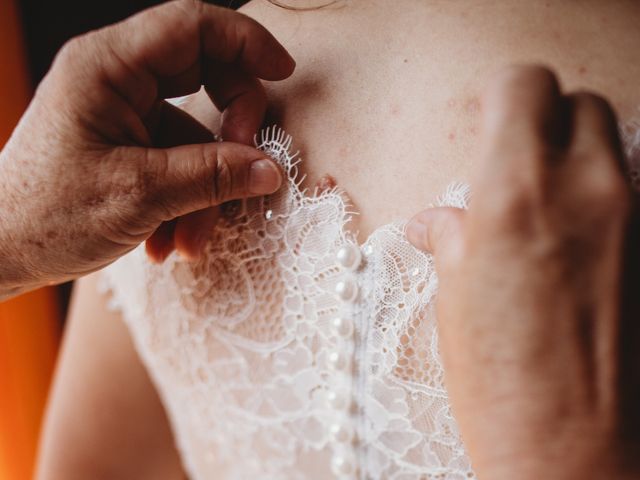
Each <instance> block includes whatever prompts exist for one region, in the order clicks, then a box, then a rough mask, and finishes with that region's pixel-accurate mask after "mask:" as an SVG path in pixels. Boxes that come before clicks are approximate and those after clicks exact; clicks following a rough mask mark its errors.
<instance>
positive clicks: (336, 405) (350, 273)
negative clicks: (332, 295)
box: [327, 244, 362, 478]
mask: <svg viewBox="0 0 640 480" xmlns="http://www.w3.org/2000/svg"><path fill="white" fill-rule="evenodd" d="M336 260H337V262H338V264H339V265H340V266H341V267H342V269H343V270H344V271H345V272H346V275H345V276H344V277H343V278H342V279H341V280H340V281H339V282H338V283H336V286H335V292H336V294H337V296H338V297H339V298H340V299H341V300H342V301H343V302H345V303H346V304H353V303H354V302H355V301H356V300H357V298H358V293H359V292H358V284H357V282H356V279H355V275H354V273H355V271H356V270H357V269H358V268H359V267H360V264H361V262H362V254H361V253H360V249H359V248H358V247H357V246H356V245H354V244H346V245H343V246H342V247H340V248H339V249H338V251H337V253H336ZM345 307H346V305H345ZM342 310H347V309H346V308H343V309H342ZM331 329H332V332H333V334H334V335H335V336H336V337H337V338H339V339H342V342H346V341H349V340H350V339H351V338H352V336H353V332H354V325H353V321H352V319H351V318H349V316H345V315H342V316H338V317H336V318H334V319H333V320H332V321H331ZM342 342H340V341H339V342H337V343H338V345H340V344H341V343H342ZM351 353H352V352H348V351H345V349H344V348H341V349H336V350H334V351H332V352H330V353H329V354H328V356H327V362H328V364H329V366H330V367H331V368H332V369H333V370H336V371H341V372H344V374H345V375H347V374H348V371H349V368H350V362H349V358H350V356H351ZM327 401H328V404H329V405H330V406H331V407H332V408H333V409H335V410H336V413H337V414H338V415H337V416H339V417H342V419H343V420H342V421H336V422H334V423H332V424H331V425H330V426H329V429H328V430H329V432H328V433H329V437H330V438H331V440H332V441H333V442H334V443H335V446H334V452H333V456H332V458H331V470H332V472H333V473H334V474H335V475H336V476H338V477H339V478H344V477H349V476H352V475H353V474H354V473H355V472H356V461H355V457H354V454H353V446H352V442H353V439H354V432H353V428H352V427H351V424H350V422H349V411H348V410H349V406H350V401H349V400H348V399H347V398H344V396H343V395H339V394H338V393H336V392H335V391H333V390H330V391H329V392H327Z"/></svg>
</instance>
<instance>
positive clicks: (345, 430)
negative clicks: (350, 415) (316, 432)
mask: <svg viewBox="0 0 640 480" xmlns="http://www.w3.org/2000/svg"><path fill="white" fill-rule="evenodd" d="M329 435H330V436H331V439H332V440H333V441H334V442H338V443H349V442H351V441H352V440H353V430H351V428H349V427H348V426H346V425H341V424H340V423H333V424H331V425H330V426H329Z"/></svg>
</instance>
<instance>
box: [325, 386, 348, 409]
mask: <svg viewBox="0 0 640 480" xmlns="http://www.w3.org/2000/svg"><path fill="white" fill-rule="evenodd" d="M325 399H326V401H327V405H328V406H329V407H331V408H333V409H334V410H345V409H346V408H347V407H348V406H349V404H348V402H347V398H346V396H345V395H343V394H341V393H339V392H336V391H335V390H328V391H327V393H326V396H325Z"/></svg>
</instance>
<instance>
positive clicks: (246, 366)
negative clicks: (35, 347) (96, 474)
mask: <svg viewBox="0 0 640 480" xmlns="http://www.w3.org/2000/svg"><path fill="white" fill-rule="evenodd" d="M638 127H640V125H639V124H637V123H634V124H631V123H630V124H629V125H628V126H627V127H625V128H623V129H621V130H622V131H623V132H624V135H625V139H626V140H627V150H626V151H627V154H628V155H629V158H630V159H631V161H630V172H631V177H632V178H635V179H637V178H638V174H637V172H638V171H639V170H638V168H637V165H638V162H637V161H634V159H636V160H637V159H638V151H639V148H638V146H639V145H640V138H639V137H640V133H639V129H638ZM256 144H257V146H258V148H260V149H261V150H263V151H265V152H266V153H267V154H269V155H270V156H271V157H273V158H274V159H275V160H276V161H278V162H279V163H280V165H282V167H283V168H284V170H285V172H286V173H287V179H288V180H287V186H286V188H283V189H282V190H281V191H280V192H278V193H277V194H275V195H273V196H269V197H265V198H259V199H250V200H247V201H244V202H241V203H239V204H235V205H233V206H227V207H226V208H225V212H224V215H223V218H222V219H221V222H220V224H219V225H218V226H217V228H216V230H215V231H214V232H212V239H211V242H210V243H209V245H208V250H207V255H206V256H205V258H203V259H202V260H201V261H199V262H197V263H195V264H191V263H187V262H184V261H182V260H181V259H180V258H179V257H177V256H176V255H172V256H170V258H169V259H168V260H167V261H166V262H165V264H164V265H161V266H157V265H151V264H149V263H148V262H146V260H145V254H144V249H143V248H142V247H140V248H139V249H137V250H135V251H134V252H132V253H131V254H130V255H128V256H127V257H125V258H123V259H121V260H120V261H118V262H116V263H115V264H113V265H112V266H111V267H109V268H107V269H106V270H105V271H104V273H103V279H104V283H103V289H105V288H107V287H109V288H110V289H111V290H112V291H113V297H112V300H111V302H110V305H111V307H112V308H118V309H120V310H121V311H122V312H123V316H124V318H125V321H126V323H127V324H128V326H129V328H130V330H131V333H132V336H133V338H134V341H135V345H136V348H137V349H138V351H139V352H140V355H141V358H142V360H143V361H144V363H145V364H146V366H147V368H148V370H149V371H150V373H151V376H152V379H153V380H154V382H155V383H156V386H157V388H158V391H159V392H160V394H161V397H162V399H163V402H164V403H165V405H166V407H167V411H168V414H169V417H170V420H171V423H172V425H173V429H174V432H175V435H176V440H177V443H178V446H179V449H180V451H181V454H182V457H183V460H184V461H185V464H186V465H185V466H186V469H187V471H188V472H189V475H190V476H191V478H193V479H194V480H197V479H206V478H214V477H215V478H225V479H246V478H261V479H274V480H275V479H283V478H292V479H327V478H334V477H335V478H345V477H359V478H389V479H396V480H400V479H402V480H405V479H406V480H408V479H420V480H423V479H426V480H436V479H438V480H443V479H444V480H449V479H456V480H463V479H471V478H475V477H474V474H473V472H472V470H471V467H470V463H469V459H468V458H467V456H466V454H465V452H464V447H463V445H462V443H461V441H460V437H459V434H458V430H457V426H456V424H455V420H454V419H453V417H452V415H451V411H450V408H449V404H448V399H447V394H446V391H445V389H444V384H443V372H442V367H441V363H440V359H439V356H438V348H437V343H438V336H437V330H436V323H435V315H434V311H433V310H434V309H433V302H432V299H433V297H434V295H435V294H436V292H437V277H436V275H435V270H434V268H433V262H432V258H431V257H430V256H429V255H426V254H424V253H422V252H419V251H417V250H416V249H414V248H413V247H412V246H411V245H410V244H408V242H407V241H406V240H405V238H404V226H405V224H404V223H403V222H396V223H392V224H389V225H384V226H382V227H379V228H377V229H376V230H374V231H373V232H372V233H371V235H369V237H368V238H367V239H366V241H365V242H364V243H363V244H362V245H358V244H357V243H356V241H355V235H354V234H353V233H351V232H349V231H347V226H348V223H349V222H350V221H351V220H352V216H353V215H354V214H356V212H354V211H351V210H350V209H351V205H350V203H349V201H348V198H347V196H346V194H345V193H344V191H342V190H341V189H340V188H334V189H331V190H329V191H324V192H317V191H314V192H313V194H312V195H311V196H308V194H309V192H308V190H304V189H301V187H300V185H301V182H302V181H303V178H301V177H300V175H299V172H298V168H297V166H298V165H299V162H300V160H299V158H298V153H297V152H296V153H292V152H291V144H292V140H291V137H289V136H287V135H286V134H285V133H284V132H283V131H282V130H279V129H277V128H275V127H273V128H269V129H266V130H265V131H263V132H262V133H261V135H260V137H258V138H257V139H256ZM634 175H635V177H634ZM634 181H637V180H634ZM468 201H469V188H468V187H467V186H466V185H464V184H452V185H451V186H450V187H449V188H448V189H447V190H446V191H445V193H444V194H443V195H442V196H441V197H440V198H439V199H438V200H437V201H436V202H435V204H437V205H447V206H455V207H460V208H466V207H467V205H468ZM345 246H354V247H355V248H356V249H357V250H358V251H359V252H361V253H362V257H363V261H362V264H361V266H360V267H358V269H357V270H356V271H354V272H353V274H352V277H348V275H347V273H345V271H344V269H341V268H340V266H339V265H338V264H337V262H336V258H335V256H336V252H338V250H339V249H341V248H343V247H345ZM349 275H351V274H349ZM345 278H352V279H354V281H355V283H356V286H357V288H358V290H359V295H358V298H357V299H356V300H354V301H353V304H352V305H350V306H349V308H345V302H343V301H341V300H340V299H338V298H337V297H336V294H335V292H334V289H335V287H336V285H337V284H338V283H339V282H341V281H344V280H345ZM345 311H347V313H348V317H347V318H348V319H349V320H350V321H352V322H353V335H352V336H348V337H344V336H340V335H336V332H335V330H334V329H333V327H332V325H333V323H332V322H333V320H334V319H335V317H336V316H339V315H341V314H342V313H344V312H345ZM336 352H337V353H338V354H340V353H343V354H344V353H347V355H348V356H351V357H352V360H353V362H354V364H353V367H347V368H338V369H336V368H329V367H328V366H327V365H328V364H330V363H332V362H333V360H334V357H332V354H333V353H336ZM335 358H337V360H340V358H338V357H335ZM337 360H336V362H333V363H336V364H337V363H339V362H337ZM334 367H335V365H334ZM341 396H342V397H341ZM345 396H346V398H347V406H346V407H345V406H344V405H343V404H341V405H342V406H339V404H340V400H341V398H342V399H343V400H344V397H345ZM351 402H353V404H351ZM337 405H338V406H337ZM349 405H352V406H349ZM336 422H338V426H342V427H345V428H346V429H347V430H348V429H349V428H352V429H353V430H354V431H355V434H356V435H357V441H354V442H351V441H348V442H346V443H345V442H344V441H339V440H337V439H336V438H335V437H336V432H335V431H333V430H332V427H333V426H334V425H335V424H336ZM338 433H340V431H339V430H338ZM351 456H352V457H351ZM350 458H353V459H355V460H354V463H355V467H357V469H358V471H357V473H356V471H355V470H354V471H350V472H349V473H347V474H345V473H344V471H341V470H340V469H341V468H342V469H344V468H347V467H349V465H348V461H349V459H350ZM336 459H337V460H336ZM345 462H346V463H345ZM345 465H346V466H345ZM341 472H342V473H341Z"/></svg>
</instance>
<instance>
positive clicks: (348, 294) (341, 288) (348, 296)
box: [336, 278, 358, 302]
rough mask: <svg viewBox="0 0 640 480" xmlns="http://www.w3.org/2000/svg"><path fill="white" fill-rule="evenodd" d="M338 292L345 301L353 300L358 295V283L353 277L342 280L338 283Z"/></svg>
mask: <svg viewBox="0 0 640 480" xmlns="http://www.w3.org/2000/svg"><path fill="white" fill-rule="evenodd" d="M336 293H337V294H338V296H339V297H340V298H341V299H342V300H344V301H345V302H353V301H355V299H356V298H357V297H358V285H356V282H355V281H354V280H353V279H351V278H347V279H344V280H340V281H339V282H338V283H336Z"/></svg>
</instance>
